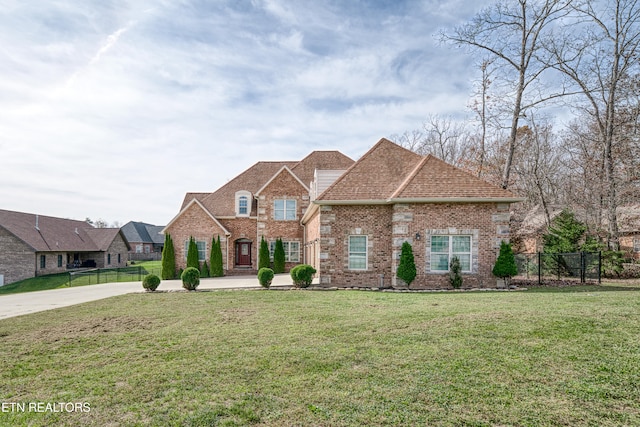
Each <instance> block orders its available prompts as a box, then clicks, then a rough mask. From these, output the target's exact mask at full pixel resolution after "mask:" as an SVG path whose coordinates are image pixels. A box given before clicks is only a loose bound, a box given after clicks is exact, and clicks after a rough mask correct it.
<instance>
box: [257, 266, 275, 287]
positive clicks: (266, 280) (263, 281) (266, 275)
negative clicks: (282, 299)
mask: <svg viewBox="0 0 640 427" xmlns="http://www.w3.org/2000/svg"><path fill="white" fill-rule="evenodd" d="M273 275H274V273H273V270H272V269H270V268H269V267H262V268H261V269H260V270H258V282H260V285H261V286H263V287H265V288H267V289H269V286H271V281H272V280H273Z"/></svg>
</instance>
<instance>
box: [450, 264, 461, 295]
mask: <svg viewBox="0 0 640 427" xmlns="http://www.w3.org/2000/svg"><path fill="white" fill-rule="evenodd" d="M449 283H451V286H453V288H454V289H460V288H461V287H462V266H461V265H460V258H458V257H457V256H454V257H451V262H450V263H449Z"/></svg>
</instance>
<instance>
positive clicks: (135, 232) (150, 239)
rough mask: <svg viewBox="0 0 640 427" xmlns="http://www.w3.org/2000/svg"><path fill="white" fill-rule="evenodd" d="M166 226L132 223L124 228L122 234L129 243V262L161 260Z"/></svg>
mask: <svg viewBox="0 0 640 427" xmlns="http://www.w3.org/2000/svg"><path fill="white" fill-rule="evenodd" d="M163 228H164V226H160V225H151V224H146V223H144V222H135V221H130V222H128V223H126V224H125V225H123V226H122V228H121V229H120V230H122V234H123V235H124V238H125V239H126V241H127V242H128V243H129V247H130V248H131V250H130V251H129V261H133V260H135V261H142V260H145V261H147V260H159V259H160V258H161V256H162V247H163V246H164V236H163V235H162V233H161V232H162V229H163Z"/></svg>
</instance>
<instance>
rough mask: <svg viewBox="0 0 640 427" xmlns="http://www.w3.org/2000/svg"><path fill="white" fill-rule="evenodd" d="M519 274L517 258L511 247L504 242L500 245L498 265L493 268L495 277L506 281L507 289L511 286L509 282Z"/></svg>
mask: <svg viewBox="0 0 640 427" xmlns="http://www.w3.org/2000/svg"><path fill="white" fill-rule="evenodd" d="M516 274H518V266H517V265H516V258H515V256H514V255H513V249H511V245H510V244H509V243H507V242H505V241H504V240H503V241H502V242H501V243H500V253H499V254H498V259H497V260H496V264H495V265H494V266H493V275H494V276H496V277H499V278H501V279H502V280H504V285H505V287H507V286H509V281H510V280H511V278H512V277H513V276H515V275H516Z"/></svg>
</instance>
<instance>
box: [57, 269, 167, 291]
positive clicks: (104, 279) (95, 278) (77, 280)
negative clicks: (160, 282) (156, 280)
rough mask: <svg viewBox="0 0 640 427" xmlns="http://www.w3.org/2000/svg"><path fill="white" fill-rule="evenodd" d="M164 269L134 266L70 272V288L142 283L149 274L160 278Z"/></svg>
mask: <svg viewBox="0 0 640 427" xmlns="http://www.w3.org/2000/svg"><path fill="white" fill-rule="evenodd" d="M161 270H162V268H160V267H159V268H157V269H155V268H148V267H143V266H132V267H124V268H96V269H91V270H82V271H72V272H69V286H83V285H96V284H99V283H112V282H137V281H142V279H143V278H144V276H146V275H147V274H152V273H153V274H156V275H158V276H160V274H161Z"/></svg>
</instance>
